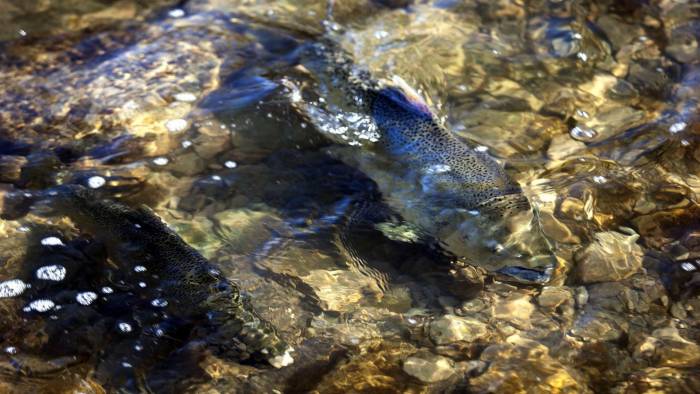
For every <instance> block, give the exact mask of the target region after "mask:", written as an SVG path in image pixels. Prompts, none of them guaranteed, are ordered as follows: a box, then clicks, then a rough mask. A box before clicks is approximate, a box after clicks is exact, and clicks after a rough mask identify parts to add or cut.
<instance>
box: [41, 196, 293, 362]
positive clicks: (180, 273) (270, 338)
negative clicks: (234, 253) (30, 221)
mask: <svg viewBox="0 0 700 394" xmlns="http://www.w3.org/2000/svg"><path fill="white" fill-rule="evenodd" d="M49 194H50V196H49V198H48V199H47V200H45V201H44V202H42V203H40V204H41V205H43V206H44V210H45V211H46V210H49V211H51V213H52V214H54V213H58V214H61V215H65V216H68V217H69V218H70V219H71V221H73V222H74V223H75V225H76V226H77V227H78V228H79V229H80V230H81V231H82V232H84V233H87V234H89V235H90V236H91V237H92V238H93V239H95V240H96V241H98V242H100V243H102V244H103V245H104V246H105V249H106V252H107V255H108V256H110V258H111V259H112V260H113V261H115V262H116V263H117V264H118V265H119V267H120V268H122V269H124V270H128V271H133V270H134V267H135V266H137V265H138V266H140V267H143V269H144V270H147V272H148V273H149V274H150V275H152V276H153V277H155V278H157V282H156V283H157V287H156V292H157V294H156V296H157V298H154V299H153V301H152V303H159V305H158V306H159V307H162V308H163V310H164V311H165V312H166V313H167V314H168V315H169V316H172V317H173V318H176V319H180V320H185V321H191V322H195V323H196V322H201V327H195V332H197V331H202V334H203V337H204V338H203V341H204V344H205V345H206V346H207V347H208V348H210V349H213V350H214V352H215V353H216V354H218V355H220V356H223V357H227V358H232V359H235V360H243V361H244V360H251V361H258V362H260V361H264V362H268V363H269V364H271V365H272V366H274V367H276V368H280V367H284V366H286V365H289V364H290V363H292V362H293V358H292V356H291V352H292V351H293V349H292V348H291V347H289V346H288V345H287V343H286V342H285V341H284V340H282V339H281V338H280V337H279V335H278V334H277V332H276V330H275V328H274V327H273V326H272V324H271V323H269V322H268V321H266V320H264V319H262V318H261V317H260V316H258V314H257V313H256V312H255V311H254V310H253V308H252V307H251V305H250V304H249V302H248V300H247V299H245V298H244V297H243V296H241V294H240V291H239V289H238V287H237V286H236V285H235V284H234V283H231V282H230V281H228V280H227V279H226V278H225V277H224V276H223V275H222V273H221V272H220V271H219V270H217V269H216V268H215V267H214V266H212V265H211V264H210V263H209V262H208V261H207V260H206V259H205V258H204V257H203V256H202V255H201V254H200V253H199V252H197V251H196V250H195V249H194V248H192V247H190V246H189V245H188V244H187V243H186V242H185V241H183V240H182V238H180V237H179V236H178V235H177V234H176V233H175V232H174V231H173V230H172V229H170V228H169V227H168V226H167V225H166V224H165V223H164V222H163V221H162V220H161V219H160V218H159V217H158V216H157V215H155V213H153V212H152V211H151V210H150V209H149V208H147V207H145V206H143V207H140V208H136V209H132V208H130V207H128V206H126V205H123V204H121V203H117V202H114V201H111V200H103V199H100V198H98V196H97V195H96V194H95V193H94V192H93V191H91V190H89V189H87V188H84V187H82V186H74V185H71V186H61V187H59V188H56V189H55V190H54V191H52V192H49ZM45 213H47V212H45Z"/></svg>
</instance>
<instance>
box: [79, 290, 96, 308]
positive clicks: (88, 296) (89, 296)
mask: <svg viewBox="0 0 700 394" xmlns="http://www.w3.org/2000/svg"><path fill="white" fill-rule="evenodd" d="M96 299H97V294H96V293H94V292H92V291H84V292H82V293H78V295H76V296H75V300H76V301H78V304H80V305H85V306H87V305H90V304H92V303H93V302H94V301H95V300H96Z"/></svg>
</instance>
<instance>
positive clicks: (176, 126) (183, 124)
mask: <svg viewBox="0 0 700 394" xmlns="http://www.w3.org/2000/svg"><path fill="white" fill-rule="evenodd" d="M165 128H166V129H168V131H169V132H171V133H179V132H181V131H185V130H187V121H186V120H185V119H170V120H168V121H167V122H165Z"/></svg>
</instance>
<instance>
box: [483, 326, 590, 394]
mask: <svg viewBox="0 0 700 394" xmlns="http://www.w3.org/2000/svg"><path fill="white" fill-rule="evenodd" d="M481 360H482V361H485V362H486V363H489V367H488V369H487V370H486V372H484V373H483V374H482V375H480V376H477V377H475V378H473V379H470V381H469V385H470V389H471V390H473V391H475V392H500V393H515V392H527V393H549V392H557V393H590V392H591V391H590V390H589V389H588V387H587V386H586V380H585V379H584V377H583V376H582V375H581V374H579V373H578V372H576V371H574V370H572V369H571V368H568V367H566V366H565V365H563V364H562V363H560V362H559V361H557V360H556V359H555V358H553V357H552V356H550V354H549V350H548V349H547V347H545V346H544V345H541V344H539V343H537V342H534V341H532V340H529V339H526V338H523V337H520V336H518V335H514V336H511V337H509V338H508V340H507V343H504V344H497V345H491V346H489V347H487V348H486V349H485V350H484V352H483V353H482V354H481Z"/></svg>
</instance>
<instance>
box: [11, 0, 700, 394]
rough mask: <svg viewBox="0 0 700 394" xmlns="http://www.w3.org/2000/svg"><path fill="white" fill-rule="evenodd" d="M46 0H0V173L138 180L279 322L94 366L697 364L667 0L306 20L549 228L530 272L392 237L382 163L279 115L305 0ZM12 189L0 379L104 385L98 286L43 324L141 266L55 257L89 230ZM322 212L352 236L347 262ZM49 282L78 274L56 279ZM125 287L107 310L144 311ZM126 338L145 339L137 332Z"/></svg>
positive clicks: (512, 380) (452, 385)
mask: <svg viewBox="0 0 700 394" xmlns="http://www.w3.org/2000/svg"><path fill="white" fill-rule="evenodd" d="M407 3H411V5H409V6H408V8H406V4H407ZM66 4H67V3H65V4H64V2H61V4H58V3H56V4H53V3H51V2H45V3H44V2H42V3H41V4H39V3H37V5H36V6H35V7H32V6H26V5H20V3H19V2H12V1H6V2H2V3H0V7H4V8H6V9H7V10H9V11H8V12H4V13H3V15H4V16H3V18H6V20H5V21H4V22H3V30H2V39H3V40H4V41H3V43H2V44H1V46H0V48H1V51H0V60H1V62H2V65H1V67H2V72H0V89H2V94H1V95H0V120H1V123H0V154H1V158H0V159H1V160H0V161H1V165H2V166H1V168H2V170H3V171H1V172H0V177H1V179H0V182H2V184H1V185H0V187H1V190H2V193H3V194H4V195H5V196H7V195H10V194H12V192H18V191H19V192H20V193H23V192H25V191H26V192H30V191H31V192H35V191H39V190H45V189H47V188H50V187H51V186H52V185H54V184H57V183H69V182H75V183H82V184H84V185H86V186H88V187H94V188H96V189H98V190H101V191H104V192H105V194H106V195H109V196H114V197H117V198H120V199H122V200H123V201H125V202H127V203H129V204H133V205H135V204H146V205H148V206H150V207H151V208H153V209H154V210H155V211H156V212H157V213H158V214H159V215H160V216H161V217H163V219H164V220H166V221H167V222H168V223H169V224H170V225H171V226H172V227H173V228H174V229H175V230H176V231H177V232H178V234H180V236H182V237H183V238H184V239H185V240H186V241H187V242H188V243H189V244H191V245H192V246H194V247H195V248H197V249H198V250H199V251H200V252H202V253H203V254H204V255H205V256H206V257H207V258H208V259H210V261H211V262H212V263H213V264H215V265H217V266H218V267H219V268H220V269H221V270H222V272H223V273H224V274H225V275H226V276H227V277H229V278H231V279H232V280H233V281H235V282H236V283H238V284H239V286H240V287H241V289H242V290H243V291H244V292H246V293H247V294H249V295H250V298H251V300H252V301H251V302H252V303H253V305H254V306H255V307H256V308H257V310H258V311H259V312H260V314H261V315H263V316H264V317H265V318H267V319H269V320H270V321H271V322H272V323H273V324H275V325H276V326H277V328H278V330H279V332H280V334H281V335H282V336H283V337H284V338H285V339H286V340H287V341H288V342H290V343H291V344H293V346H294V347H295V348H296V352H295V363H294V364H293V365H292V366H289V367H286V368H282V369H279V370H278V369H273V368H270V367H265V366H260V365H246V364H239V363H237V362H235V360H230V359H224V358H220V357H217V356H215V355H213V354H211V353H209V352H206V351H202V352H198V351H197V352H194V355H192V353H186V352H184V351H182V352H174V353H172V352H170V353H157V352H156V353H155V354H156V355H157V357H155V356H152V355H151V356H148V357H153V358H157V359H158V360H157V362H155V365H156V366H155V367H153V368H151V369H149V370H148V371H144V374H143V375H141V378H140V380H139V381H138V382H130V383H123V384H121V385H122V386H120V387H122V388H124V389H126V390H131V391H137V390H145V389H146V388H150V389H151V390H153V391H155V392H168V391H178V392H179V391H183V390H189V391H201V392H272V391H273V390H279V391H281V392H285V391H287V392H306V391H317V392H352V391H356V392H357V391H364V392H404V391H408V392H442V391H450V390H452V391H457V392H459V391H465V390H468V391H474V392H522V391H526V392H551V391H555V392H556V391H558V392H586V391H595V392H629V393H637V392H697V391H698V390H700V381H698V378H697V376H698V374H697V372H698V366H700V358H698V354H700V352H699V350H700V349H699V348H698V340H700V331H698V318H699V316H698V314H697V310H698V308H700V298H698V297H699V296H698V292H697V277H696V275H697V274H696V271H697V268H698V267H700V265H698V264H697V263H696V262H695V261H694V259H695V258H698V257H700V249H698V243H697V233H698V231H699V230H700V227H698V223H700V222H699V221H698V214H699V212H698V211H699V209H698V206H697V193H698V190H699V188H700V180H699V179H698V169H699V168H700V167H699V166H698V163H699V161H700V155H699V154H698V153H697V152H698V150H697V149H698V148H697V146H698V139H697V137H696V136H697V132H698V130H697V129H698V126H697V124H698V123H697V106H698V104H697V100H698V94H699V93H698V91H699V90H698V69H697V67H698V60H700V56H699V52H698V41H697V37H698V23H699V22H698V20H700V19H698V17H699V15H698V12H700V10H699V9H698V7H697V5H695V4H694V3H684V2H670V1H669V2H666V1H661V2H653V3H641V2H639V3H638V2H623V3H620V2H603V1H600V2H591V3H579V2H566V1H563V2H535V1H532V2H525V3H524V4H521V3H519V2H498V3H492V2H473V3H471V2H464V3H462V2H451V1H416V2H410V1H408V2H401V1H394V2H392V1H347V2H346V1H343V2H337V4H335V6H334V7H333V21H334V22H335V23H337V25H332V26H331V27H332V28H335V29H336V30H337V31H338V33H337V37H338V40H339V41H340V42H341V44H342V45H343V47H344V48H345V49H347V50H348V51H349V52H350V53H352V54H353V55H354V57H355V61H356V63H358V64H360V65H362V66H365V67H367V68H369V69H370V70H371V71H372V73H373V74H374V75H375V76H376V77H383V78H390V77H391V76H393V75H399V76H401V77H402V78H403V79H404V80H406V81H407V82H408V84H409V85H411V86H412V87H414V88H416V89H418V90H419V91H420V92H421V93H422V94H423V95H424V96H425V97H426V99H427V101H428V102H429V104H430V105H431V106H432V107H433V109H434V110H435V111H436V113H437V114H438V115H439V116H440V117H441V118H444V121H445V123H446V125H447V126H448V127H449V129H450V130H451V131H453V132H454V133H455V134H456V135H458V136H459V137H460V138H465V139H468V140H470V141H473V142H474V143H475V144H477V145H479V146H482V147H483V148H482V149H484V150H487V151H488V152H489V153H490V154H492V155H493V156H495V157H497V158H498V159H499V160H502V161H503V162H504V163H506V164H507V165H508V168H509V172H510V173H511V174H512V176H513V177H514V178H515V179H516V180H517V181H518V182H519V183H520V184H521V185H522V186H523V188H524V189H525V190H526V193H527V194H528V196H529V197H530V199H531V201H533V203H535V204H536V205H537V207H538V208H539V210H540V214H541V220H542V223H543V228H544V231H545V234H546V235H547V236H548V238H549V239H550V240H551V241H552V242H555V243H556V253H557V256H559V257H560V261H561V264H560V266H559V267H558V268H557V269H556V270H555V272H554V274H553V278H552V280H551V282H550V283H549V284H548V285H547V286H523V285H513V284H509V283H505V282H502V281H500V280H499V278H492V277H490V276H489V277H486V278H484V276H483V273H482V272H478V271H477V272H473V273H472V274H473V275H472V276H473V277H474V278H475V280H474V281H473V282H469V283H464V282H459V283H455V281H454V277H453V276H451V274H450V272H449V271H450V266H449V265H448V263H446V262H445V261H444V260H445V258H444V256H442V255H440V254H439V253H436V251H435V250H433V249H432V248H430V247H427V246H426V245H423V244H421V243H420V242H410V240H411V239H413V238H412V237H411V234H410V231H408V230H407V228H406V227H405V226H401V225H400V224H402V223H401V220H400V219H396V218H395V217H394V216H393V215H394V214H393V213H392V212H391V209H389V208H388V207H390V205H391V204H390V201H386V200H385V199H384V198H383V196H382V195H381V194H380V193H379V192H378V189H377V183H381V182H384V181H387V179H386V178H379V177H387V178H388V180H389V181H390V180H391V177H392V176H400V174H392V173H391V172H388V173H386V174H384V173H381V174H378V173H376V172H374V173H363V172H362V171H360V170H359V169H358V168H355V167H353V166H352V165H349V164H347V163H346V162H344V161H342V160H339V157H341V158H342V155H341V156H339V155H338V154H337V150H338V149H337V148H338V147H337V146H336V144H334V143H332V142H331V141H330V140H329V139H328V138H326V137H324V136H323V134H322V133H321V132H319V130H318V128H319V127H318V125H314V124H313V123H311V122H309V120H308V119H307V118H306V117H305V116H303V114H301V113H299V111H298V110H297V109H296V107H295V106H294V105H293V97H291V96H290V94H289V92H288V91H287V90H286V89H285V88H284V87H283V86H282V84H281V81H282V79H284V78H286V79H293V80H295V81H297V82H298V83H304V82H306V81H309V82H310V81H312V80H313V78H314V77H315V76H314V75H313V74H311V75H310V74H309V72H307V71H305V70H303V69H301V68H299V67H295V64H294V54H295V49H297V48H298V46H299V45H301V44H303V43H305V42H309V41H314V40H316V39H317V37H318V35H320V34H323V31H324V29H323V23H322V22H323V21H324V20H326V18H327V15H326V12H327V9H328V8H327V4H326V2H318V1H308V2H286V1H269V2H266V1H240V2H237V1H216V0H201V1H189V2H185V3H183V4H178V5H177V7H179V8H167V7H169V6H172V7H175V6H176V5H174V4H170V3H169V2H161V3H160V4H156V3H152V2H149V3H148V5H149V6H150V7H155V8H152V9H148V8H144V7H145V5H144V4H143V3H140V2H133V3H131V2H117V3H111V2H92V3H89V4H88V3H85V2H81V4H82V5H83V6H84V7H85V8H82V7H83V6H78V5H71V6H67V5H66ZM86 4H87V5H86ZM161 7H164V8H161ZM320 97H323V94H320ZM328 99H330V98H328ZM358 155H360V157H362V156H361V155H362V153H359V154H358ZM16 201H17V199H16V198H12V199H10V198H4V202H3V211H4V212H6V217H7V219H6V220H3V221H2V222H0V231H2V240H1V242H2V244H3V245H2V248H0V250H2V252H0V264H2V265H1V271H0V281H1V282H2V283H0V295H2V296H4V297H3V298H2V299H0V305H1V306H2V310H3V312H4V313H3V316H4V318H3V319H1V320H0V332H2V333H3V334H2V336H1V337H0V339H1V340H2V348H3V349H4V355H3V356H2V357H3V359H2V367H3V369H2V373H1V374H0V376H1V379H2V385H3V389H5V390H6V391H10V392H12V391H15V392H23V391H26V390H28V389H30V388H31V389H32V390H34V391H38V392H96V393H99V392H103V391H104V390H108V391H113V390H118V388H116V387H115V386H114V385H110V379H108V378H105V375H104V374H101V373H100V364H101V363H102V364H103V365H104V360H120V358H119V357H114V355H113V354H104V353H101V352H105V349H109V351H111V352H115V351H118V352H122V353H123V357H124V360H127V359H128V360H139V357H141V356H139V353H138V352H139V351H138V350H137V349H131V348H128V349H127V348H119V347H118V346H117V347H114V346H110V347H108V346H107V342H109V341H115V339H113V338H119V336H118V335H121V334H120V332H124V330H125V329H126V328H125V327H126V326H124V325H123V324H122V325H120V323H124V322H125V321H118V320H114V319H116V318H115V316H117V315H116V312H115V315H107V316H94V317H92V318H91V319H92V320H90V319H87V320H85V322H82V323H80V320H78V321H79V324H77V325H73V326H72V327H77V329H76V330H75V331H74V332H68V333H66V332H61V331H60V330H54V331H52V330H51V328H52V327H61V325H60V324H62V323H66V319H67V318H68V317H69V316H72V317H73V318H75V316H76V313H77V314H78V315H80V314H81V313H83V312H82V311H85V310H86V309H89V308H93V307H94V306H91V303H90V302H88V301H89V300H91V299H92V298H93V296H92V294H95V295H97V294H99V296H100V297H103V296H104V297H114V296H110V294H117V295H122V296H123V295H124V294H128V293H129V292H131V293H134V294H137V295H139V294H144V296H146V295H149V294H150V293H148V291H149V290H148V289H150V287H152V285H157V280H156V281H155V282H153V283H148V281H144V280H143V278H139V275H140V274H139V273H138V272H133V273H128V274H127V273H121V274H119V275H122V276H120V279H123V280H125V283H123V284H121V283H113V281H114V280H115V279H114V278H111V277H109V276H106V275H104V274H103V273H102V272H101V271H100V269H99V266H97V268H95V271H96V272H93V271H89V272H83V273H81V274H79V275H71V272H72V271H71V269H70V268H71V264H77V262H82V261H83V260H85V259H87V261H102V260H104V259H105V257H104V254H102V252H100V250H99V246H94V245H93V246H91V245H92V244H91V243H90V242H89V240H85V239H84V237H79V233H80V229H76V228H75V227H74V226H72V225H71V224H70V222H69V221H68V220H67V219H65V218H63V219H61V218H53V219H51V220H50V221H49V220H48V219H46V218H43V217H41V216H39V215H34V214H29V215H28V216H26V215H20V214H19V213H22V209H21V208H22V204H21V203H19V204H15V203H14V202H16ZM366 206H369V207H371V209H370V210H369V211H370V212H371V213H370V214H369V215H366V216H364V219H363V221H361V222H360V225H356V226H349V225H348V223H355V222H353V221H351V220H350V219H351V218H353V217H354V216H353V215H355V213H356V212H357V208H358V207H366ZM8 212H9V213H10V214H13V213H14V214H15V215H9V216H7V213H8ZM15 219H17V220H15ZM37 226H39V227H37ZM341 237H346V238H347V237H350V238H352V239H353V244H354V245H356V248H354V250H353V251H352V252H353V253H358V254H359V255H360V256H361V257H362V259H363V260H364V261H365V262H367V264H366V266H365V267H361V268H363V269H358V267H357V265H353V264H352V261H353V259H354V256H352V255H349V251H348V250H347V249H345V248H343V247H342V242H341ZM407 239H408V240H409V242H406V240H407ZM59 248H63V249H59ZM94 249H97V250H94ZM61 267H64V268H65V271H64V270H62V269H61ZM66 272H67V273H68V275H66ZM18 278H22V282H19V281H18ZM482 280H483V281H484V284H483V285H481V281H482ZM49 282H50V283H49ZM142 282H143V284H144V285H145V287H143V286H141V284H142ZM46 283H49V285H47V284H46ZM27 285H29V286H31V287H29V288H27V287H26V286H27ZM116 285H121V286H116ZM42 286H44V287H42ZM52 286H53V287H52ZM144 288H145V289H146V290H143V289H144ZM46 289H48V290H46ZM65 289H79V290H81V293H79V294H81V295H82V296H81V297H80V299H77V298H75V299H70V300H67V299H65V298H61V296H60V295H61V291H62V290H65ZM105 289H109V290H105ZM140 289H141V290H140ZM42 291H44V293H41V292H42ZM110 291H111V292H110ZM140 292H143V293H140ZM45 295H49V296H50V297H46V298H44V297H43V296H45ZM37 297H39V298H37ZM98 302H99V301H98ZM86 303H87V304H88V305H84V304H86ZM56 305H60V306H62V307H63V309H60V308H59V309H56V308H55V307H56ZM152 307H154V308H158V306H157V305H152ZM25 308H29V311H25V310H24V309H25ZM81 308H83V309H81ZM66 310H69V311H70V313H69V312H66ZM76 311H77V312H76ZM149 312H150V310H149V309H148V308H142V309H139V310H127V311H120V312H119V313H122V315H119V316H117V317H129V318H133V319H136V318H138V317H139V316H141V317H140V319H142V320H143V319H145V320H143V321H148V318H146V317H143V316H145V315H147V314H148V313H149ZM52 321H53V322H57V323H56V324H54V325H52V324H51V322H52ZM66 324H67V323H66ZM71 324H72V323H71ZM100 324H104V325H105V326H106V327H107V331H103V330H101V329H98V327H100ZM110 327H111V328H113V331H110V329H111V328H110ZM133 327H136V326H135V325H134V326H133ZM133 327H132V328H133ZM104 332H108V333H112V332H115V333H116V334H109V335H102V333H104ZM148 338H152V342H149V343H159V342H158V341H159V339H158V335H157V332H154V333H153V335H151V336H150V337H148ZM172 338H174V339H175V340H176V341H183V338H184V339H187V336H184V337H180V336H178V335H177V334H176V333H173V334H172ZM186 347H187V346H186V345H185V343H182V348H186ZM115 349H116V350H115ZM120 357H121V356H120ZM144 357H146V356H144ZM124 362H127V361H124ZM131 367H133V365H132V366H131ZM131 367H130V366H129V365H123V364H118V365H114V366H113V367H110V368H111V371H113V373H112V374H108V375H107V376H108V377H111V378H114V377H115V376H120V374H121V373H122V369H130V368H131ZM103 369H104V367H103ZM18 370H19V371H21V372H18ZM30 372H31V373H30ZM115 381H118V379H117V380H115Z"/></svg>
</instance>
